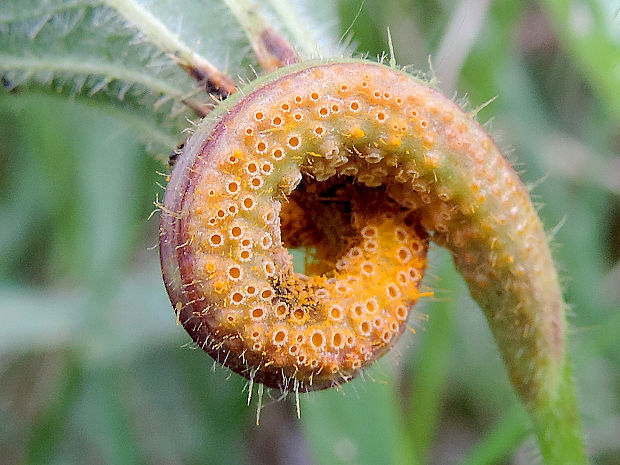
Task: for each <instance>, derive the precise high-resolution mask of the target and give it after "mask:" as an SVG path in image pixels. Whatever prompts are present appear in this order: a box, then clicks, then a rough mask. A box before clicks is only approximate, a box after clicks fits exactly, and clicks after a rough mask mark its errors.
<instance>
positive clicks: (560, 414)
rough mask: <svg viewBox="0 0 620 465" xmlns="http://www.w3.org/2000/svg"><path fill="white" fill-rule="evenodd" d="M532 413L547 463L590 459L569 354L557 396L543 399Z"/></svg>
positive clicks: (568, 464) (577, 464) (580, 464)
mask: <svg viewBox="0 0 620 465" xmlns="http://www.w3.org/2000/svg"><path fill="white" fill-rule="evenodd" d="M531 416H532V420H533V422H534V430H535V433H536V437H537V439H538V444H539V447H540V451H541V453H542V456H543V459H544V463H545V464H546V465H584V464H587V463H588V461H587V459H586V456H585V451H584V446H583V440H582V437H583V434H582V431H581V423H580V420H579V411H578V409H577V402H576V399H575V388H574V385H573V379H572V374H571V367H570V360H569V357H568V356H567V357H566V358H565V360H564V370H563V373H562V379H561V381H560V383H559V384H558V388H557V391H556V393H555V396H553V397H551V396H550V397H549V398H547V399H545V401H543V402H541V403H540V405H538V406H537V407H536V408H535V409H534V410H533V411H532V412H531Z"/></svg>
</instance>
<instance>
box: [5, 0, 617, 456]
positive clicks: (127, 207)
mask: <svg viewBox="0 0 620 465" xmlns="http://www.w3.org/2000/svg"><path fill="white" fill-rule="evenodd" d="M102 3H106V4H107V5H108V6H109V5H112V4H114V3H119V4H123V3H131V2H114V1H109V2H97V1H87V0H84V1H77V0H76V1H60V0H47V1H35V0H29V1H28V2H14V1H7V2H3V4H0V74H1V75H2V76H3V81H2V83H3V86H4V87H5V88H6V89H7V90H6V91H5V92H0V141H2V142H3V143H2V144H1V145H0V450H2V455H3V459H2V460H3V463H6V464H18V463H92V464H98V463H119V464H120V463H123V464H133V463H135V464H147V463H148V464H151V463H152V464H156V463H162V464H163V463H165V464H175V463H183V464H193V463H195V464H199V463H208V464H224V463H239V464H242V463H247V464H274V463H275V464H277V463H282V464H284V463H296V464H311V463H318V464H378V463H381V464H384V463H385V464H392V463H394V464H398V463H421V464H422V463H437V464H453V463H454V464H456V463H466V464H483V463H514V464H520V463H523V464H527V463H532V462H535V461H536V459H537V452H536V447H535V444H534V442H533V440H532V439H531V437H530V434H529V428H530V425H529V423H528V420H527V419H526V417H525V414H524V412H523V411H522V410H521V408H520V407H519V406H518V403H517V401H516V397H515V396H514V394H513V393H512V391H511V388H510V386H509V383H508V380H507V378H506V375H505V372H504V369H503V367H502V364H501V361H500V360H499V357H498V354H497V352H496V350H495V347H494V344H493V341H492V338H491V335H490V332H489V331H488V329H487V327H486V323H485V321H484V319H483V316H482V313H481V312H480V311H479V310H478V309H477V308H476V306H475V304H474V303H473V302H472V301H471V299H470V298H469V296H468V294H467V291H466V289H465V286H464V285H463V283H462V281H461V280H460V278H459V277H458V275H456V273H455V272H454V271H453V269H452V265H451V262H450V260H449V257H447V256H446V255H445V254H443V253H441V252H440V251H438V250H434V251H433V255H434V257H431V258H434V260H431V262H432V263H434V264H433V265H432V268H431V270H429V273H428V276H427V277H426V278H425V282H426V284H427V285H428V286H430V287H432V288H433V289H434V290H435V291H436V297H435V298H434V299H428V300H427V301H425V302H423V303H421V305H420V308H419V312H420V314H419V316H418V318H417V319H416V320H415V321H411V324H412V326H413V327H414V328H415V329H416V331H417V334H416V335H411V334H405V335H404V336H403V338H402V339H403V340H402V342H401V343H400V344H399V346H398V347H397V350H395V351H393V352H395V353H393V354H390V355H389V356H387V357H385V359H384V360H381V361H380V362H379V363H378V364H377V366H376V367H373V369H371V370H369V371H368V372H367V373H366V374H365V376H364V379H363V380H356V381H354V382H352V383H350V385H348V386H346V387H345V388H344V389H342V391H340V392H320V393H313V394H310V395H305V396H302V399H301V412H302V415H301V420H300V421H298V420H296V419H295V417H294V413H293V410H294V406H293V403H291V402H290V401H289V400H283V401H281V400H278V399H277V396H276V395H274V396H273V398H269V399H268V400H267V401H266V405H265V406H264V408H263V410H262V413H261V425H260V427H258V428H257V427H256V426H255V416H256V410H255V406H254V405H253V406H251V407H247V406H246V405H245V402H246V398H247V386H246V383H245V382H244V380H242V379H240V377H238V376H236V375H232V376H231V375H230V374H229V373H228V372H227V371H226V370H225V369H221V368H217V369H215V370H213V369H212V363H211V361H210V359H209V358H208V357H207V356H206V355H205V354H204V353H202V352H201V351H197V350H192V347H191V346H190V345H189V344H187V342H188V339H189V338H188V337H187V335H186V334H185V333H184V331H183V330H182V329H181V328H180V327H178V326H175V322H174V315H173V313H172V311H171V308H170V305H169V302H168V299H167V297H166V295H165V291H164V287H163V284H162V281H161V277H160V272H159V266H158V260H157V251H156V249H154V248H153V246H154V245H155V244H156V242H157V221H156V217H155V218H151V219H148V218H149V214H150V212H151V211H152V210H153V205H152V202H153V200H154V198H155V197H156V195H160V196H161V192H162V189H161V187H160V186H159V183H161V181H162V177H161V175H160V174H158V172H161V171H164V170H165V167H164V165H163V164H162V163H161V162H160V161H158V159H157V158H153V157H151V156H150V154H152V153H154V154H156V155H158V157H159V159H160V160H161V159H164V158H165V156H166V155H167V152H168V151H169V150H170V149H171V148H173V147H174V146H176V144H177V143H178V142H179V141H180V139H181V136H180V135H179V131H180V130H181V129H182V128H183V127H185V126H186V125H187V123H186V121H185V117H186V116H191V115H190V114H189V113H187V111H185V110H184V107H183V106H182V105H181V103H180V102H181V101H182V100H184V99H187V98H194V97H196V98H198V97H199V96H198V95H196V94H195V92H194V90H193V87H192V84H191V81H190V80H188V78H187V77H186V76H185V75H184V74H183V73H182V72H181V71H180V70H179V69H178V67H176V66H175V65H170V64H169V62H168V60H167V58H166V56H165V55H164V54H162V53H161V49H162V48H164V49H165V47H164V46H165V44H164V45H162V44H160V46H159V47H154V46H152V44H150V43H149V41H148V40H147V38H146V37H137V36H136V35H135V32H134V31H132V30H130V29H129V28H127V27H126V25H125V23H124V22H123V21H120V20H119V18H118V17H117V16H115V15H113V14H109V12H108V13H107V14H105V13H106V11H107V7H106V6H105V5H104V6H103V7H102V6H101V4H102ZM302 3H303V2H294V3H293V4H288V6H289V7H291V5H292V7H294V8H298V7H299V8H303V4H302ZM324 3H325V5H324V6H323V7H320V8H316V9H317V10H318V11H317V12H312V14H313V15H314V14H315V13H318V17H317V18H315V19H316V22H313V21H311V20H309V19H308V20H307V21H304V22H303V24H302V26H303V27H304V28H305V29H306V30H305V31H301V30H300V29H299V27H301V26H300V25H299V24H297V25H296V24H291V22H290V21H288V22H287V21H286V20H287V18H288V19H290V18H293V17H294V16H287V12H286V11H284V13H282V10H279V9H278V8H279V7H281V6H282V4H284V7H285V9H286V7H287V2H279V1H276V0H272V1H269V2H265V4H266V6H265V11H264V14H265V16H266V17H268V18H270V19H271V20H272V21H273V22H274V24H276V25H278V28H279V30H280V31H281V32H282V33H283V34H285V35H288V36H291V35H295V34H298V35H299V34H300V31H301V32H304V33H305V35H304V34H302V35H304V37H306V38H307V39H306V42H305V46H306V47H307V48H308V50H307V51H308V53H313V52H315V51H318V52H320V53H324V54H328V53H334V51H336V50H338V49H339V47H338V45H337V38H338V37H339V36H341V35H342V37H343V38H344V39H343V42H344V43H348V42H347V40H348V39H349V38H350V39H352V42H353V46H352V47H350V48H355V49H356V50H358V51H360V52H368V53H369V55H370V56H375V55H380V54H382V53H383V52H385V51H387V49H388V46H387V39H386V27H387V26H389V27H390V30H391V34H392V38H393V42H394V49H395V52H396V58H397V60H398V62H399V63H401V64H406V63H411V64H412V65H413V67H412V68H413V69H421V70H423V71H426V72H427V73H429V75H431V74H432V73H431V72H430V70H429V65H428V60H427V56H428V55H429V54H430V55H431V56H432V64H433V69H434V73H435V75H436V76H437V77H438V78H439V81H440V87H441V88H442V89H444V90H445V91H446V92H447V93H448V94H451V93H452V92H454V91H455V90H457V91H458V93H457V95H458V97H459V98H461V97H463V96H467V100H468V101H470V102H471V104H470V107H472V108H473V107H476V106H477V105H479V104H481V103H483V102H485V101H487V100H489V99H491V98H492V97H494V96H497V97H498V98H497V99H496V100H495V101H494V102H493V103H492V104H490V105H489V106H488V107H486V108H484V109H483V110H481V111H480V113H479V119H480V120H481V121H486V120H488V119H490V118H492V120H491V122H490V128H491V132H492V133H493V134H494V135H495V136H496V137H497V138H498V140H499V141H500V145H502V146H503V147H505V148H507V150H508V152H509V154H510V157H511V159H512V160H513V161H514V162H515V164H516V165H517V167H518V168H519V169H520V170H523V178H524V180H525V181H526V182H528V183H530V184H531V185H532V186H533V189H534V191H533V192H534V196H535V198H536V199H537V200H538V201H539V202H541V204H543V205H542V208H541V215H542V217H543V220H544V222H545V224H546V225H547V228H548V230H549V231H550V235H552V236H554V243H555V244H556V246H555V256H556V259H557V262H558V263H559V264H560V266H561V267H562V269H563V270H564V271H563V276H564V277H565V290H566V296H567V301H568V302H570V303H571V304H572V316H571V324H572V330H571V350H572V353H573V355H572V358H573V360H574V364H575V376H576V382H577V386H578V391H579V397H580V405H581V408H582V414H583V419H584V428H585V432H586V443H587V447H588V453H589V456H590V457H591V458H592V461H593V463H597V464H604V465H606V464H609V465H612V464H617V463H619V462H620V350H619V347H618V345H619V344H618V342H617V339H618V336H617V335H618V334H620V303H619V302H620V292H619V289H620V124H619V123H620V93H619V92H618V91H617V89H619V88H620V18H619V17H618V13H617V11H616V8H617V5H615V2H613V1H611V0H607V1H606V0H589V1H586V0H574V1H562V0H546V1H541V2H532V1H512V0H495V1H491V0H461V1H460V2H458V3H456V2H451V1H447V0H445V1H443V0H427V1H423V0H367V1H366V2H365V3H363V4H362V5H360V1H359V0H341V1H339V2H324ZM17 4H20V7H19V8H17V7H15V5H17ZM142 4H143V5H146V6H147V7H148V8H147V9H148V11H151V12H153V14H157V15H159V17H160V18H162V22H163V23H164V24H165V25H166V26H167V27H169V28H170V29H171V30H174V31H175V32H178V36H175V37H180V39H181V40H182V41H183V42H184V43H188V44H192V46H193V47H195V49H196V50H198V51H200V52H201V53H202V52H204V54H205V56H207V57H208V58H209V59H210V60H212V61H213V62H214V63H215V64H216V65H217V66H219V67H221V68H222V69H227V70H228V71H229V72H230V74H231V75H234V76H236V75H240V76H241V77H243V78H244V79H248V78H250V77H251V76H252V71H251V68H250V65H254V66H256V64H255V63H253V62H252V58H251V57H250V55H249V54H248V53H247V51H248V49H249V46H248V45H247V42H246V41H245V38H244V34H243V31H242V30H240V29H239V28H235V27H232V26H231V24H234V18H230V14H229V12H228V11H227V10H226V8H225V6H223V5H222V4H220V3H219V2H215V1H214V0H210V1H207V0H205V1H204V2H202V3H201V2H189V1H188V2H180V3H179V2H176V3H175V2H167V1H155V0H153V1H147V2H142ZM179 4H182V5H181V6H182V7H184V8H185V9H184V10H183V11H186V12H188V14H186V15H183V17H182V22H180V21H179V18H180V16H179V15H178V14H169V12H170V11H172V8H173V5H179ZM59 5H61V6H62V5H64V6H63V9H62V11H61V10H58V8H59ZM67 5H68V6H67ZM177 7H178V6H177ZM177 7H174V8H177ZM306 7H307V5H306ZM330 8H332V9H333V11H332V10H330ZM306 9H307V8H306ZM205 11H208V12H209V14H205ZM80 12H82V13H80ZM310 13H311V12H309V11H306V10H303V9H302V10H296V13H295V14H296V15H297V16H296V17H298V18H299V17H301V18H304V19H306V17H305V16H304V15H306V14H310ZM321 16H322V18H321ZM44 18H47V20H46V21H45V22H42V20H43V19H44ZM282 18H284V20H283V19H282ZM326 18H327V19H328V21H326ZM101 24H104V25H105V27H106V28H107V29H105V31H106V32H105V34H103V33H101V35H98V34H100V32H101V30H100V29H97V27H96V26H97V25H101ZM330 27H331V29H330ZM110 31H114V34H111V33H110ZM202 31H209V33H208V34H202ZM59 37H61V38H62V41H59ZM173 38H174V37H172V38H171V40H172V39H173ZM199 38H201V40H200V41H198V39H199ZM330 38H331V39H336V40H330ZM215 39H219V40H215ZM297 39H298V38H297ZM297 39H295V40H296V41H297V42H296V43H300V42H299V40H297ZM128 41H131V43H132V46H130V47H127V46H126V44H127V42H128ZM317 43H318V44H319V47H318V48H317V49H316V50H314V51H312V50H310V49H311V45H309V44H317ZM334 44H336V45H334ZM340 48H342V47H340ZM235 51H243V53H237V54H235ZM95 52H96V53H95ZM111 52H114V53H111ZM42 54H43V55H44V56H45V57H46V60H41V56H42ZM66 57H71V58H72V59H71V60H67V59H66ZM42 62H43V64H42ZM145 70H146V71H145ZM170 82H175V83H177V82H178V84H175V85H170ZM128 83H131V85H128ZM154 89H155V90H154ZM54 94H59V95H54ZM67 95H69V96H70V98H67ZM111 97H113V98H111ZM424 314H425V315H428V320H427V319H426V318H425V317H424Z"/></svg>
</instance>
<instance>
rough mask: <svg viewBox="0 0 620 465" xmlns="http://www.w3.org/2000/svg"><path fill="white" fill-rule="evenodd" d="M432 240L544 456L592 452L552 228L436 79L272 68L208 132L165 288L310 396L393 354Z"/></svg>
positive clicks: (356, 65) (194, 140) (214, 118)
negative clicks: (480, 314) (478, 319)
mask: <svg viewBox="0 0 620 465" xmlns="http://www.w3.org/2000/svg"><path fill="white" fill-rule="evenodd" d="M278 44H279V42H278ZM280 48H281V49H282V50H285V51H286V56H287V57H291V56H292V54H291V53H290V51H289V50H288V49H286V47H283V46H282V47H280ZM263 49H266V48H265V47H263ZM275 50H276V52H277V50H278V49H277V48H275ZM290 61H291V59H290V58H288V59H287V60H280V63H282V64H283V63H288V62H290ZM274 62H278V61H277V60H269V62H268V63H269V65H268V66H266V67H267V68H271V67H273V63H274ZM430 241H433V242H435V243H437V244H439V245H441V246H443V247H445V248H447V249H448V250H449V251H450V252H451V253H452V255H453V257H454V262H455V264H456V267H457V269H458V270H459V272H460V273H461V274H462V275H463V277H464V278H465V280H466V282H467V284H468V286H469V290H470V292H471V295H472V297H473V298H474V299H475V300H476V301H477V302H478V303H479V305H480V307H481V308H482V309H483V311H484V313H485V315H486V317H487V321H488V323H489V325H490V327H491V330H492V332H493V334H494V337H495V339H496V341H497V344H498V347H499V350H500V352H501V355H502V358H503V360H504V362H505V365H506V367H507V370H508V374H509V377H510V380H511V382H512V384H513V386H514V387H515V389H516V391H517V393H518V395H519V397H520V398H521V400H522V402H523V403H524V405H525V407H526V408H527V410H528V411H529V412H530V413H531V415H532V418H533V421H534V426H535V430H536V432H537V434H538V438H539V442H540V445H541V450H542V453H543V456H544V457H545V458H546V459H547V460H548V463H583V462H584V459H583V451H582V447H581V442H580V440H579V434H580V433H579V422H578V418H577V414H576V410H575V402H574V394H573V388H572V382H571V379H570V367H569V363H568V361H567V356H566V341H565V334H566V323H565V315H564V313H565V308H564V304H563V300H562V294H561V289H560V286H559V283H558V277H557V273H556V270H555V267H554V264H553V261H552V258H551V254H550V252H549V247H548V244H547V238H546V236H545V232H544V229H543V226H542V224H541V222H540V220H539V218H538V216H537V213H536V210H535V208H534V207H533V205H532V202H531V200H530V197H529V194H528V191H527V189H526V188H525V186H524V185H523V183H522V182H521V180H520V179H519V177H518V175H517V173H516V172H515V170H514V169H513V168H512V166H511V165H510V163H509V162H508V161H507V159H506V158H505V156H504V155H503V154H502V152H501V151H500V150H499V149H498V147H497V145H496V144H495V142H494V141H493V139H492V138H491V137H490V136H489V134H487V132H486V131H485V130H484V129H483V128H482V127H481V126H480V125H479V124H478V123H477V122H476V121H475V119H474V118H473V117H472V115H470V114H468V113H467V112H465V111H464V110H463V109H462V108H460V107H459V106H458V105H457V104H455V103H454V102H453V101H451V100H450V99H448V98H446V97H445V96H443V95H442V94H441V93H440V92H439V91H438V90H437V89H435V88H434V87H432V86H430V85H428V84H427V83H425V82H423V81H421V80H419V79H416V78H414V77H413V76H411V75H408V74H406V73H404V72H402V71H399V70H398V69H396V68H395V67H393V66H389V67H388V66H384V65H382V64H378V63H374V62H370V61H365V60H354V59H333V60H320V61H302V62H300V63H296V64H292V65H287V66H284V67H281V68H279V69H276V70H275V71H273V72H271V73H270V74H268V75H266V76H263V77H261V78H259V79H257V80H256V81H254V82H252V83H250V84H249V85H247V86H246V87H245V88H242V89H240V90H239V91H238V92H235V93H233V94H232V95H231V96H229V97H228V99H227V100H225V101H224V102H222V103H221V104H219V105H217V106H216V108H215V109H214V110H213V111H212V112H211V113H210V114H209V115H207V116H206V117H205V118H204V119H203V120H202V122H200V123H199V124H198V125H197V126H196V127H195V128H194V131H193V135H192V136H191V137H190V138H189V139H188V140H187V141H186V142H185V145H184V147H183V149H182V152H181V154H180V156H179V157H178V158H177V160H176V164H175V167H174V170H173V172H172V174H171V176H170V181H169V184H168V186H167V189H166V193H165V197H164V202H163V205H162V213H161V224H160V254H161V265H162V269H163V275H164V280H165V284H166V287H167V290H168V294H169V296H170V300H171V302H172V305H173V307H174V310H175V312H176V314H177V317H178V320H179V321H180V322H181V323H182V324H183V326H184V328H185V329H186V330H187V332H188V333H189V334H190V336H191V337H192V339H193V340H194V341H195V342H196V343H197V344H198V345H199V346H200V347H201V348H203V349H204V350H205V351H206V352H208V353H209V354H210V355H211V356H212V357H213V358H214V359H216V360H217V361H219V362H220V363H221V364H223V365H225V366H227V367H229V368H230V369H231V370H233V371H235V372H237V373H239V374H241V375H242V376H244V377H246V378H247V379H249V380H250V382H251V383H255V382H256V383H261V384H262V385H265V386H268V387H270V388H275V389H280V390H282V391H294V392H295V393H296V394H297V395H298V393H299V392H304V391H310V390H320V389H326V388H330V387H333V386H339V385H341V384H342V383H346V382H348V381H349V380H351V379H352V378H354V377H355V376H356V375H357V374H359V373H360V371H361V370H363V369H364V368H365V367H367V366H368V365H370V364H371V363H373V362H374V361H375V360H377V359H378V358H379V357H381V356H382V355H383V354H385V353H386V352H387V351H389V350H390V348H391V347H392V346H393V345H394V343H395V341H396V340H397V339H398V337H399V336H400V334H401V333H402V332H403V330H404V328H406V326H407V319H408V317H409V314H410V313H411V312H412V311H413V310H412V309H413V306H414V304H415V303H416V301H417V300H418V299H419V298H420V297H421V296H423V295H424V293H423V292H422V291H421V290H420V281H421V279H422V277H423V274H424V270H425V268H426V254H427V250H428V246H429V242H430ZM298 247H305V248H306V249H307V250H309V251H310V254H309V257H308V260H307V263H306V267H305V270H304V273H297V272H295V271H294V270H293V265H292V258H291V255H290V254H289V252H288V248H298ZM261 392H262V387H261ZM575 438H577V440H575ZM569 458H570V459H569Z"/></svg>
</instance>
